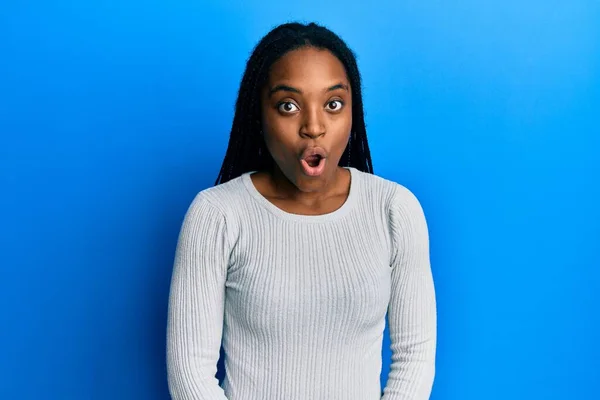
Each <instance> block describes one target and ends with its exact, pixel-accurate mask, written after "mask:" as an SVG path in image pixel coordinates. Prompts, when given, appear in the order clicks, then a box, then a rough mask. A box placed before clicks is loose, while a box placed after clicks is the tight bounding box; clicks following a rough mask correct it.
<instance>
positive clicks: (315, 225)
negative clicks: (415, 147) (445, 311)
mask: <svg viewBox="0 0 600 400" xmlns="http://www.w3.org/2000/svg"><path fill="white" fill-rule="evenodd" d="M386 313H387V315H388V319H389V330H390V338H391V349H392V364H391V369H390V373H389V376H388V380H387V384H386V387H385V388H384V391H383V399H386V400H392V399H395V400H398V399H418V400H420V399H428V398H429V396H430V393H431V388H432V384H433V379H434V371H435V362H434V360H435V353H436V301H435V294H434V285H433V279H432V274H431V268H430V262H429V239H428V231H427V224H426V221H425V217H424V214H423V210H422V208H421V206H420V203H419V201H418V200H417V199H416V197H415V196H414V195H413V194H412V193H411V192H410V191H409V190H408V189H407V188H405V187H403V186H401V185H400V184H398V183H394V182H392V181H389V180H386V179H383V178H381V177H378V176H376V175H374V174H373V170H372V164H371V157H370V154H369V147H368V144H367V136H366V131H365V123H364V117H363V105H362V95H361V83H360V75H359V72H358V69H357V65H356V60H355V57H354V55H353V53H352V52H351V50H349V49H348V47H347V46H346V45H345V43H344V42H343V41H342V40H341V39H340V38H339V37H338V36H336V35H335V34H334V33H332V32H331V31H329V30H328V29H326V28H324V27H321V26H319V25H316V24H309V25H302V24H298V23H290V24H284V25H281V26H279V27H277V28H275V29H274V30H272V31H271V32H269V33H268V34H267V35H266V36H265V37H264V38H263V39H262V40H261V41H260V43H259V44H258V45H257V47H256V48H255V49H254V52H253V54H252V55H251V57H250V59H249V61H248V64H247V67H246V71H245V73H244V76H243V78H242V83H241V86H240V90H239V96H238V99H237V103H236V111H235V117H234V121H233V127H232V130H231V137H230V141H229V146H228V149H227V153H226V155H225V159H224V161H223V166H222V168H221V172H220V174H219V177H218V179H217V182H216V185H215V186H214V187H212V188H209V189H206V190H203V191H201V192H200V193H198V194H197V196H196V197H195V199H194V200H193V201H192V203H191V205H190V207H189V209H188V211H187V213H186V215H185V218H184V221H183V224H182V228H181V232H180V236H179V241H178V245H177V250H176V256H175V263H174V270H173V277H172V282H171V293H170V300H169V318H168V333H167V363H168V381H169V389H170V392H171V395H172V397H173V399H175V400H183V399H186V400H191V399H195V400H199V399H206V400H209V399H210V400H215V399H229V400H240V399H243V400H265V399H268V400H275V399H282V400H283V399H285V400H321V399H323V400H325V399H327V400H334V399H340V400H342V399H343V400H351V399H357V400H369V399H373V400H374V399H380V398H382V393H381V388H380V373H381V364H382V361H381V349H382V339H383V332H384V328H385V316H386ZM221 345H222V346H223V349H224V351H225V354H226V357H225V367H226V368H225V370H226V374H225V378H224V381H223V383H222V386H219V382H218V380H217V379H216V378H215V373H216V366H217V361H218V359H219V354H220V351H219V350H220V348H221Z"/></svg>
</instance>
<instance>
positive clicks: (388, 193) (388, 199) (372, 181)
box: [358, 171, 423, 217]
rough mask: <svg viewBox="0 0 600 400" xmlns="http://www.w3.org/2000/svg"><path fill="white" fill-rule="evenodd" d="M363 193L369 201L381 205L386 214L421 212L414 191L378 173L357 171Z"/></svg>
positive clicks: (414, 213)
mask: <svg viewBox="0 0 600 400" xmlns="http://www.w3.org/2000/svg"><path fill="white" fill-rule="evenodd" d="M358 176H359V177H360V180H361V185H362V186H363V187H364V188H365V190H363V193H364V195H365V196H367V197H368V200H369V201H370V202H374V203H376V204H378V205H380V206H383V207H384V208H385V210H386V211H387V214H388V216H390V217H393V216H398V215H401V214H408V215H419V214H422V213H423V208H422V206H421V202H420V201H419V199H418V198H417V196H416V195H415V193H414V192H413V191H412V190H411V189H409V188H408V187H407V186H405V185H403V184H402V183H400V182H397V181H394V180H391V179H388V178H384V177H382V176H379V175H375V174H369V173H365V172H360V171H359V172H358Z"/></svg>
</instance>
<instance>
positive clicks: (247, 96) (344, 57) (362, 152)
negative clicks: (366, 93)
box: [215, 22, 373, 185]
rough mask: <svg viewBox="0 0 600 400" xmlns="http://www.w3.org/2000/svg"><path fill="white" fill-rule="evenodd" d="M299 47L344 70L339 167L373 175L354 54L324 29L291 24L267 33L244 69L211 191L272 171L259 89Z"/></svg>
mask: <svg viewBox="0 0 600 400" xmlns="http://www.w3.org/2000/svg"><path fill="white" fill-rule="evenodd" d="M304 46H312V47H316V48H319V49H327V50H329V51H330V52H331V53H332V54H333V55H335V56H336V57H337V58H338V59H339V60H340V61H341V62H342V64H343V65H344V67H345V69H346V74H347V75H348V79H349V80H350V87H351V89H352V129H351V132H350V139H349V141H348V146H347V147H346V150H344V153H343V154H342V157H341V158H340V162H339V165H340V166H350V167H354V168H356V169H358V170H360V171H363V172H368V173H371V174H372V173H373V164H372V161H371V153H370V151H369V144H368V142H367V132H366V127H365V119H364V112H363V102H362V91H361V77H360V73H359V71H358V66H357V64H356V57H355V55H354V53H353V52H352V50H350V49H349V48H348V46H347V45H346V44H345V43H344V41H343V40H342V39H341V38H340V37H339V36H337V35H336V34H335V33H333V32H332V31H330V30H329V29H327V28H325V27H323V26H320V25H317V24H315V23H310V24H307V25H304V24H301V23H297V22H294V23H286V24H283V25H279V26H278V27H276V28H274V29H273V30H271V31H270V32H269V33H268V34H267V35H266V36H265V37H264V38H262V39H261V41H260V42H259V43H258V44H257V45H256V47H255V48H254V51H253V52H252V54H251V56H250V59H249V60H248V62H247V64H246V70H245V72H244V76H243V77H242V82H241V85H240V89H239V92H238V98H237V101H236V105H235V116H234V118H233V124H232V127H231V134H230V137H229V145H228V147H227V153H226V154H225V158H224V160H223V165H222V166H221V171H220V172H219V176H218V177H217V180H216V182H215V185H218V184H220V183H225V182H227V181H229V180H231V179H234V178H237V177H238V176H240V175H242V174H243V173H245V172H250V171H259V170H271V169H272V168H273V166H274V163H275V161H274V160H273V158H272V157H271V154H270V153H269V151H268V149H267V146H266V144H265V142H264V139H263V137H262V134H261V125H262V123H261V101H260V98H261V96H260V93H261V89H262V87H263V86H264V85H265V84H266V82H267V80H268V76H269V69H270V68H271V66H272V65H273V63H275V62H276V61H277V60H278V59H279V58H281V57H282V56H283V55H284V54H286V53H288V52H289V51H292V50H295V49H298V48H300V47H304Z"/></svg>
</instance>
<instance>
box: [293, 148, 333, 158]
mask: <svg viewBox="0 0 600 400" xmlns="http://www.w3.org/2000/svg"><path fill="white" fill-rule="evenodd" d="M315 155H318V156H320V157H321V158H327V151H326V150H325V149H324V148H322V147H319V146H311V147H307V148H306V149H304V151H303V152H302V153H301V154H300V160H304V159H305V158H307V157H311V156H315Z"/></svg>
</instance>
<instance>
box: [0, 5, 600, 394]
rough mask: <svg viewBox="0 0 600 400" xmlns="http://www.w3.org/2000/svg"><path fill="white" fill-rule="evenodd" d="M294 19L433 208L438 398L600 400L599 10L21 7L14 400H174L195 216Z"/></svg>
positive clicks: (7, 206) (0, 178)
mask: <svg viewBox="0 0 600 400" xmlns="http://www.w3.org/2000/svg"><path fill="white" fill-rule="evenodd" d="M290 20H301V21H313V20H314V21H317V22H320V23H322V24H325V25H326V26H328V27H330V28H331V29H333V30H334V31H335V32H337V33H339V34H340V35H341V36H342V37H343V38H344V39H345V40H346V41H347V42H348V43H349V45H350V46H351V47H352V48H353V49H354V50H355V51H356V53H357V55H358V62H359V67H360V69H361V72H362V74H363V79H364V96H365V97H364V101H365V110H366V120H367V125H368V133H369V140H370V145H371V149H372V156H373V160H374V167H375V172H376V173H377V174H379V175H381V176H384V177H386V178H389V179H393V180H396V181H397V182H400V183H402V184H403V185H405V186H407V187H408V188H410V189H411V190H412V191H413V192H414V193H415V194H416V195H417V197H418V198H419V199H420V200H421V203H422V205H423V207H424V209H425V212H426V215H427V218H428V222H429V228H430V237H431V260H432V268H433V273H434V278H435V281H436V289H437V298H438V323H439V339H438V359H437V376H436V381H435V384H434V389H433V394H432V399H435V400H445V399H461V400H481V399H485V400H495V399H498V400H507V399H510V400H521V399H522V400H530V399H544V400H549V399H564V400H573V399H598V398H600V368H599V367H598V359H599V358H600V349H599V345H598V338H599V337H600V329H599V324H600V321H599V319H600V318H599V315H600V313H599V312H598V311H597V306H598V305H600V302H599V299H598V290H599V289H600V272H599V269H600V268H599V267H600V256H599V247H600V246H599V243H600V211H599V206H600V193H599V188H598V187H599V184H600V161H599V158H600V157H599V153H600V140H599V136H600V124H599V122H598V121H599V114H600V3H598V2H597V1H592V0H590V1H580V0H571V1H548V0H545V1H541V0H524V1H513V0H508V1H507V0H503V1H475V0H463V1H460V2H440V1H432V0H422V1H419V2H415V1H395V2H389V3H386V2H378V3H369V4H366V3H364V2H362V1H356V0H353V1H345V2H317V1H307V2H274V1H239V0H234V1H227V2H225V1H216V0H214V1H198V0H196V1H190V0H174V1H168V2H167V1H140V0H122V1H117V0H87V1H66V0H64V1H60V0H55V1H51V0H48V1H41V0H31V1H16V0H2V1H0V135H1V138H0V139H1V140H0V191H1V196H0V217H1V218H0V228H1V229H0V234H1V237H0V246H1V252H0V267H1V270H0V271H1V275H0V301H1V305H2V312H1V314H0V315H1V321H2V324H1V328H0V343H1V349H0V354H1V356H0V398H1V399H19V400H26V399H44V400H55V399H56V400H68V399H74V400H83V399H93V400H105V399H106V400H108V399H110V400H118V399H128V400H132V399H144V400H166V399H168V398H169V394H168V388H167V381H166V366H165V338H166V318H167V300H168V291H169V283H170V278H171V271H172V269H171V268H172V262H173V256H174V250H175V245H176V240H177V235H178V232H179V228H180V226H181V222H182V218H183V215H184V213H185V211H186V209H187V207H188V206H189V204H190V202H191V200H192V199H193V197H194V195H195V194H196V193H197V192H198V191H200V190H202V189H204V188H207V187H209V186H211V185H212V184H213V182H214V180H215V178H216V175H217V172H218V170H219V167H220V163H221V161H222V157H223V156H224V153H225V149H226V145H227V140H228V134H229V128H230V126H231V121H232V116H233V106H234V101H235V98H236V94H237V93H236V91H237V88H238V85H239V82H240V79H241V75H242V72H243V69H244V65H245V62H246V59H247V57H248V56H249V54H250V51H251V50H252V47H253V46H254V45H255V44H256V42H257V41H258V40H259V38H260V37H261V36H262V35H264V34H265V33H266V32H267V31H268V30H269V29H271V28H272V27H274V26H275V25H276V24H279V23H281V22H285V21H290ZM384 345H385V346H384V349H385V350H384V352H383V354H382V356H383V358H384V369H383V373H382V378H381V383H382V385H384V384H385V381H386V375H387V371H388V369H389V356H390V352H389V350H388V349H387V346H388V345H389V341H388V339H387V337H386V339H385V342H384ZM331 367H332V368H335V366H333V365H332V366H331Z"/></svg>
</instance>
